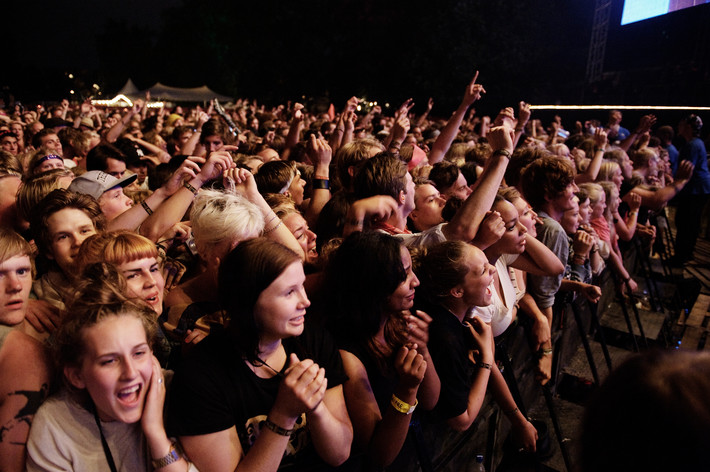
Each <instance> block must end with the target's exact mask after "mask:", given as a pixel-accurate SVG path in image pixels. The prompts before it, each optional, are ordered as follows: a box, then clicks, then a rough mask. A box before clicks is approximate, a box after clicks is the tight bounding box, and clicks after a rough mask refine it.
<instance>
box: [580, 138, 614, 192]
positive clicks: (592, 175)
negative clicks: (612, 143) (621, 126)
mask: <svg viewBox="0 0 710 472" xmlns="http://www.w3.org/2000/svg"><path fill="white" fill-rule="evenodd" d="M606 145H607V138H606V131H604V129H603V128H601V127H599V128H597V130H596V132H595V133H594V148H595V150H594V156H593V157H592V159H591V161H590V162H589V166H588V167H587V170H586V171H584V173H583V174H577V175H576V176H575V178H574V181H575V183H578V184H582V183H585V182H594V181H595V180H597V176H598V175H599V169H601V167H602V161H603V160H604V151H605V150H606Z"/></svg>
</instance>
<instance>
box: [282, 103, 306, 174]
mask: <svg viewBox="0 0 710 472" xmlns="http://www.w3.org/2000/svg"><path fill="white" fill-rule="evenodd" d="M301 110H303V105H302V104H300V103H294V104H293V117H292V118H291V126H290V127H289V129H288V135H287V136H286V143H285V145H284V150H283V152H282V153H281V159H283V160H284V161H287V160H288V156H289V155H290V154H291V149H293V148H294V147H295V146H296V144H298V139H299V136H301V131H302V130H303V118H304V115H303V111H301Z"/></svg>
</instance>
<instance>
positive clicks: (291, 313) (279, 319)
mask: <svg viewBox="0 0 710 472" xmlns="http://www.w3.org/2000/svg"><path fill="white" fill-rule="evenodd" d="M305 280H306V276H305V275H304V273H303V265H302V264H301V262H300V261H297V262H293V263H292V264H290V265H289V266H288V267H286V269H285V270H284V271H283V272H282V273H281V275H279V276H278V277H277V278H276V279H275V280H274V281H273V282H271V284H270V285H269V286H268V287H266V289H264V291H263V292H261V294H260V295H259V298H258V299H257V300H256V304H255V305H254V317H255V318H256V323H257V326H258V327H259V331H260V333H259V334H260V341H261V342H265V343H268V342H273V341H276V340H279V339H284V338H290V337H292V336H298V335H300V334H301V333H302V332H303V324H304V322H305V316H306V308H308V307H309V306H310V305H311V302H310V301H309V300H308V296H307V295H306V291H305V289H304V288H303V283H304V282H305Z"/></svg>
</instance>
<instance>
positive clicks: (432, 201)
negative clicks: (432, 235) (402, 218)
mask: <svg viewBox="0 0 710 472" xmlns="http://www.w3.org/2000/svg"><path fill="white" fill-rule="evenodd" d="M414 204H415V208H414V211H413V212H412V213H411V214H410V215H409V217H410V218H411V219H412V221H413V222H414V226H415V227H416V228H417V229H418V230H419V231H425V230H427V229H429V228H431V227H432V226H436V225H438V224H439V223H441V222H443V221H444V218H443V217H442V216H441V210H442V209H443V208H444V205H445V204H446V200H444V199H443V198H441V195H440V194H439V191H438V190H437V189H436V187H434V186H433V185H431V184H423V185H419V186H418V187H417V188H416V190H415V191H414Z"/></svg>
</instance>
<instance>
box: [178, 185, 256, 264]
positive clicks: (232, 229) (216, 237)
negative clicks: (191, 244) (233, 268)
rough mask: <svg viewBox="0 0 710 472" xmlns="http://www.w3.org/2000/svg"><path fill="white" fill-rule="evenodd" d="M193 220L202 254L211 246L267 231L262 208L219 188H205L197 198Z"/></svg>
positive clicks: (191, 218) (198, 249)
mask: <svg viewBox="0 0 710 472" xmlns="http://www.w3.org/2000/svg"><path fill="white" fill-rule="evenodd" d="M190 222H191V224H192V234H193V236H194V237H195V245H196V246H197V251H198V252H199V253H200V254H205V253H206V252H207V251H206V249H207V247H208V246H212V245H217V244H219V243H221V242H223V241H243V240H245V239H250V238H255V237H257V236H259V235H260V234H261V232H262V231H263V230H264V217H263V216H262V215H261V210H259V207H257V206H256V205H255V204H253V203H251V202H250V201H248V200H247V199H246V198H244V197H242V196H241V195H236V194H232V193H227V192H220V191H216V190H202V191H200V193H199V194H198V195H197V197H195V201H194V202H193V204H192V211H191V212H190Z"/></svg>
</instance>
